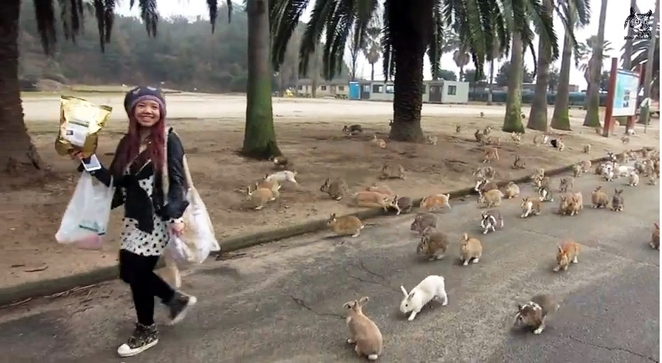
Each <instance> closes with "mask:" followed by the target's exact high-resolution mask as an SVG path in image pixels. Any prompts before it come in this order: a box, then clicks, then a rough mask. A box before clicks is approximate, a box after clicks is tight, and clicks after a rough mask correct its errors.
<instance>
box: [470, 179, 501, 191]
mask: <svg viewBox="0 0 662 363" xmlns="http://www.w3.org/2000/svg"><path fill="white" fill-rule="evenodd" d="M497 189H499V186H498V185H497V183H495V182H493V181H487V180H485V179H483V180H481V181H478V182H476V187H474V190H475V191H477V192H478V194H481V193H487V192H489V191H490V190H497Z"/></svg>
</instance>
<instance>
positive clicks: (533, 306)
mask: <svg viewBox="0 0 662 363" xmlns="http://www.w3.org/2000/svg"><path fill="white" fill-rule="evenodd" d="M560 307H561V305H560V304H559V303H558V302H557V301H556V299H554V298H553V297H551V296H550V295H546V294H540V295H535V296H533V297H532V298H531V300H530V301H529V302H527V303H525V304H518V305H517V315H515V323H514V325H516V326H518V325H521V324H523V325H526V326H527V327H528V328H530V329H532V330H533V334H536V335H538V334H540V333H542V331H543V330H544V329H545V318H546V317H547V316H548V315H550V314H552V313H554V312H556V311H558V310H559V308H560Z"/></svg>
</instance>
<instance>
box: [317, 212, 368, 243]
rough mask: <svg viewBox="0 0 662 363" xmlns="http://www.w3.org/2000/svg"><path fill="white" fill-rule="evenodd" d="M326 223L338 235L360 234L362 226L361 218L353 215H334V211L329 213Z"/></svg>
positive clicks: (354, 235)
mask: <svg viewBox="0 0 662 363" xmlns="http://www.w3.org/2000/svg"><path fill="white" fill-rule="evenodd" d="M326 225H327V226H329V227H331V229H332V230H333V232H334V233H335V234H336V235H338V236H347V235H351V236H352V237H358V236H360V235H361V230H362V229H363V227H364V225H363V223H361V220H360V219H358V218H357V217H355V216H343V217H336V214H335V213H333V214H331V216H330V217H329V220H328V221H327V222H326Z"/></svg>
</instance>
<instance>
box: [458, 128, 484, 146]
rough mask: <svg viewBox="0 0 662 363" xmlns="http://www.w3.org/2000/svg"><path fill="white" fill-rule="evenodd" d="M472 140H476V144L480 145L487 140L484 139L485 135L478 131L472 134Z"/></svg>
mask: <svg viewBox="0 0 662 363" xmlns="http://www.w3.org/2000/svg"><path fill="white" fill-rule="evenodd" d="M458 127H459V126H458ZM458 133H459V132H458ZM474 138H475V139H476V141H478V142H480V143H482V142H483V140H485V139H487V138H486V137H485V135H483V134H482V133H481V132H480V130H476V132H474Z"/></svg>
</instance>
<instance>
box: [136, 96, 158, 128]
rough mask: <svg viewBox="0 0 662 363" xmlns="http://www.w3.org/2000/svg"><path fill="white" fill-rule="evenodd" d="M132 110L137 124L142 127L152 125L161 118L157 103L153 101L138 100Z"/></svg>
mask: <svg viewBox="0 0 662 363" xmlns="http://www.w3.org/2000/svg"><path fill="white" fill-rule="evenodd" d="M133 112H134V116H135V117H136V120H137V121H138V124H140V126H142V127H152V126H154V124H156V123H157V122H159V119H160V118H161V111H160V109H159V104H158V103H156V102H155V101H150V100H145V101H140V102H138V104H136V107H135V108H134V111H133Z"/></svg>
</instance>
